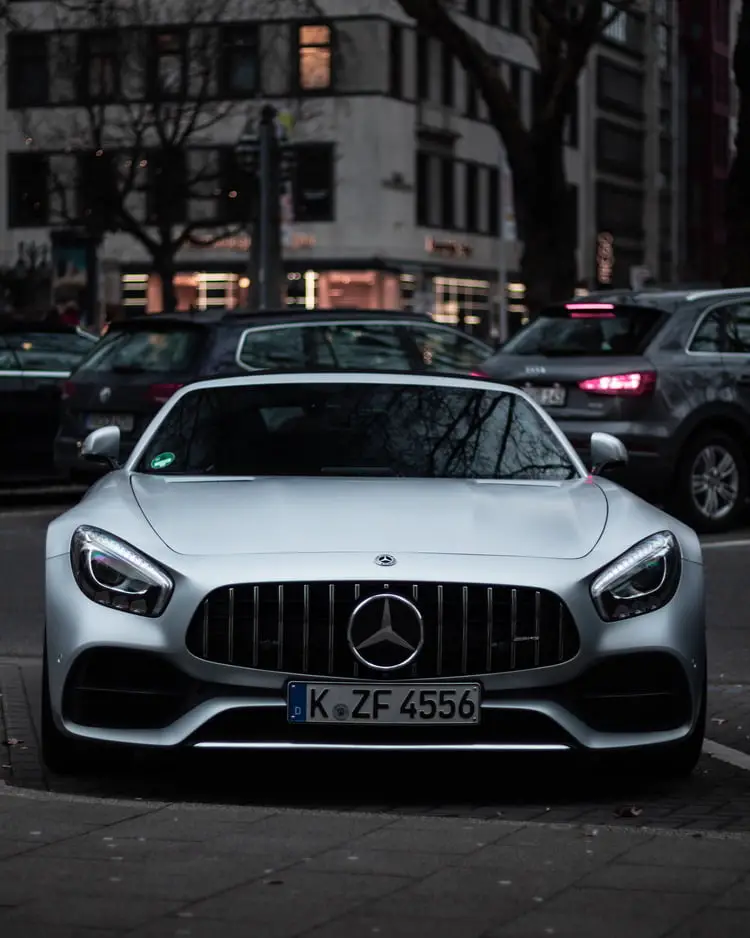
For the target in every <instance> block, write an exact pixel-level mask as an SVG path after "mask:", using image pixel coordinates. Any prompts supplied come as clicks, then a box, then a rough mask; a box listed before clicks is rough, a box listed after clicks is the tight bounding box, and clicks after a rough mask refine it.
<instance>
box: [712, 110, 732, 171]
mask: <svg viewBox="0 0 750 938" xmlns="http://www.w3.org/2000/svg"><path fill="white" fill-rule="evenodd" d="M713 138H714V139H713V151H714V168H715V169H720V170H723V169H726V168H727V166H728V165H729V144H730V140H729V118H727V117H725V116H724V115H723V114H714V116H713Z"/></svg>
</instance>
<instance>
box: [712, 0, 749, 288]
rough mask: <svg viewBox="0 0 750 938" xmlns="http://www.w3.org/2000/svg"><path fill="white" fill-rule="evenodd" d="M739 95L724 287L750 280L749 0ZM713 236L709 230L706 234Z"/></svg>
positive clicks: (741, 37)
mask: <svg viewBox="0 0 750 938" xmlns="http://www.w3.org/2000/svg"><path fill="white" fill-rule="evenodd" d="M734 75H735V82H736V84H737V92H738V94H739V110H738V114H737V136H736V138H735V147H736V154H735V157H734V160H733V162H732V167H731V169H730V171H729V177H728V178H727V185H726V225H727V244H726V254H725V257H726V266H725V269H724V277H723V281H724V286H726V287H744V286H747V285H748V284H749V283H750V0H744V2H743V4H742V15H741V17H740V22H739V26H738V30H737V46H736V48H735V50H734ZM706 237H710V233H707V234H706Z"/></svg>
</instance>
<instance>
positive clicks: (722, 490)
mask: <svg viewBox="0 0 750 938" xmlns="http://www.w3.org/2000/svg"><path fill="white" fill-rule="evenodd" d="M739 488H740V471H739V468H738V466H737V463H736V462H735V459H734V457H733V456H732V454H731V453H730V452H729V451H728V450H727V449H725V448H724V447H723V446H721V445H720V444H718V443H711V444H710V445H709V446H706V447H704V448H703V449H702V450H701V451H700V452H699V453H698V455H697V456H696V458H695V461H694V463H693V468H692V471H691V473H690V493H691V496H692V499H693V504H694V505H695V507H696V508H697V509H698V511H699V512H700V513H701V514H702V515H703V517H705V518H708V519H709V520H711V521H719V520H721V519H722V518H725V517H726V516H727V515H728V514H729V513H730V512H731V511H732V510H733V509H734V507H735V505H736V504H737V498H738V495H739Z"/></svg>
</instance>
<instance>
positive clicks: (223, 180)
mask: <svg viewBox="0 0 750 938" xmlns="http://www.w3.org/2000/svg"><path fill="white" fill-rule="evenodd" d="M253 183H254V180H253V177H252V176H251V175H250V173H248V172H246V171H245V169H244V168H243V167H242V166H241V165H240V158H239V156H238V154H237V151H236V150H235V148H234V147H227V148H225V149H223V150H221V152H220V156H219V190H220V193H219V197H218V206H217V215H218V217H219V219H220V220H221V221H222V222H224V223H226V224H243V223H246V222H247V221H248V220H249V219H250V218H252V217H253V203H254V201H255V198H254V193H255V188H256V187H255V186H254V184H253Z"/></svg>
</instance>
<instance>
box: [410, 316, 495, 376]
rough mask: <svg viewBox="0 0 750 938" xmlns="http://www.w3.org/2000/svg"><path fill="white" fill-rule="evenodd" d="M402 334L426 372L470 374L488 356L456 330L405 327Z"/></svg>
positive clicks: (480, 347) (484, 350)
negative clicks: (409, 341) (410, 344)
mask: <svg viewBox="0 0 750 938" xmlns="http://www.w3.org/2000/svg"><path fill="white" fill-rule="evenodd" d="M406 334H407V335H408V336H409V337H410V338H411V339H412V341H414V343H415V344H416V346H417V351H416V358H417V361H418V362H419V363H420V366H421V367H423V368H425V369H426V370H428V371H471V369H472V368H475V367H476V366H477V365H478V364H479V363H480V362H483V361H485V359H487V358H489V356H490V355H491V354H492V352H491V351H490V350H488V349H485V348H483V346H481V345H477V344H476V343H474V342H472V341H471V340H470V339H467V338H466V336H465V335H462V334H461V333H460V332H459V331H458V330H455V331H452V330H450V329H436V328H433V327H430V326H407V327H406Z"/></svg>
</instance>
